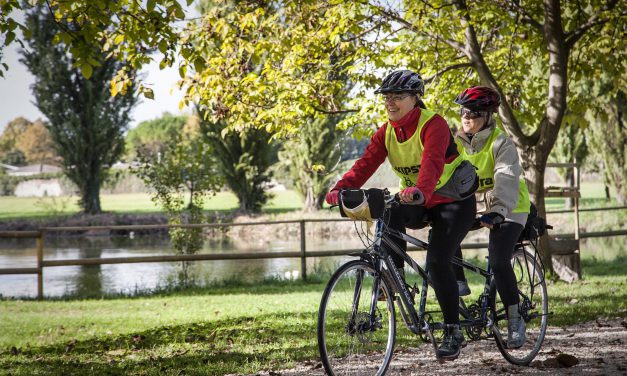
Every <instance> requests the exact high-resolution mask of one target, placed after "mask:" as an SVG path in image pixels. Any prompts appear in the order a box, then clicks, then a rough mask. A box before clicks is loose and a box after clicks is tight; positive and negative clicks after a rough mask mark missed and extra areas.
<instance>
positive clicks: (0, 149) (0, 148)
mask: <svg viewBox="0 0 627 376" xmlns="http://www.w3.org/2000/svg"><path fill="white" fill-rule="evenodd" d="M31 124H32V123H31V122H30V121H29V120H27V119H25V118H23V117H21V116H20V117H17V118H15V119H13V120H11V121H10V122H9V123H8V124H7V125H6V126H5V127H4V130H3V131H2V135H0V163H6V164H9V165H15V166H19V165H22V164H25V163H26V157H25V156H24V153H23V152H22V151H20V150H19V149H18V148H17V147H16V143H17V139H18V138H19V137H20V135H21V134H23V133H24V132H26V130H27V129H28V128H29V127H30V126H31Z"/></svg>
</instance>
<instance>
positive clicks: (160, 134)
mask: <svg viewBox="0 0 627 376" xmlns="http://www.w3.org/2000/svg"><path fill="white" fill-rule="evenodd" d="M187 118H188V117H187V116H183V115H172V114H170V113H167V112H166V113H164V114H163V115H162V116H161V117H159V118H157V119H153V120H146V121H142V122H141V123H139V124H138V125H137V126H136V127H135V128H133V129H131V130H129V131H128V133H127V134H126V157H127V158H128V160H133V159H135V158H136V157H137V151H138V149H141V150H143V151H145V152H148V153H149V154H151V155H157V153H163V152H164V151H165V149H166V145H167V144H168V142H169V141H170V140H172V139H173V138H176V137H177V135H178V134H180V133H181V131H182V129H183V127H184V125H185V123H186V122H187Z"/></svg>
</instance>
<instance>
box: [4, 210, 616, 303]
mask: <svg viewBox="0 0 627 376" xmlns="http://www.w3.org/2000/svg"><path fill="white" fill-rule="evenodd" d="M599 210H607V209H605V208H603V209H599ZM340 221H347V220H346V219H302V220H293V221H273V222H242V223H220V224H193V225H165V224H161V225H128V226H86V227H43V228H41V229H40V230H39V231H0V239H2V238H31V239H36V244H37V266H36V267H34V268H4V269H0V275H3V274H5V275H6V274H37V297H38V298H39V299H42V298H43V296H44V284H43V278H42V277H43V268H44V267H53V266H73V265H104V264H130V263H143V262H178V261H207V260H250V259H267V258H300V260H301V262H300V264H301V274H300V275H301V276H302V278H303V279H307V258H309V257H328V256H344V255H348V254H350V253H355V252H361V249H343V250H327V251H316V250H314V251H308V250H307V249H306V235H305V234H306V233H305V224H306V223H308V222H309V223H314V222H340ZM287 223H294V224H299V227H300V250H299V251H293V252H267V253H259V252H249V253H244V252H237V253H226V254H222V253H220V254H193V255H166V256H163V255H162V256H135V257H108V258H89V259H66V260H45V259H44V257H43V250H44V237H45V234H46V233H52V232H67V231H96V232H97V231H105V230H108V231H112V230H127V231H132V230H147V229H159V228H177V227H178V228H223V227H234V226H259V225H276V224H287ZM618 235H627V230H618V231H604V232H589V233H581V234H580V237H581V238H593V237H605V236H618ZM555 236H556V237H562V238H565V237H572V236H574V235H573V234H557V235H555ZM487 246H488V244H487V243H472V244H462V248H464V249H483V248H487ZM408 250H410V251H412V250H419V249H418V248H415V247H409V249H408Z"/></svg>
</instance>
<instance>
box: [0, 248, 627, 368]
mask: <svg viewBox="0 0 627 376" xmlns="http://www.w3.org/2000/svg"><path fill="white" fill-rule="evenodd" d="M626 272H627V258H624V257H622V258H618V259H615V260H612V261H610V262H608V261H603V262H601V261H596V260H593V259H586V260H584V274H585V277H584V280H582V281H579V282H576V283H573V284H566V283H563V282H551V283H550V285H549V296H550V310H551V311H553V312H554V315H553V316H552V317H551V318H550V323H551V325H569V324H573V323H576V322H583V321H588V320H593V319H596V318H599V317H627V276H626V275H627V273H626ZM319 279H321V278H319ZM323 288H324V282H310V283H302V282H296V283H287V282H267V283H263V284H257V285H254V286H239V287H215V288H210V289H192V290H186V291H182V292H170V293H164V294H160V295H155V296H148V297H136V298H115V297H112V298H104V299H100V300H56V301H42V302H39V301H35V300H4V301H0V312H2V320H0V333H2V336H0V369H2V370H7V371H8V372H10V374H12V375H34V374H47V375H50V374H51V375H67V374H72V375H84V374H109V375H111V374H134V375H163V374H168V375H169V374H171V375H175V374H176V375H178V374H191V375H224V374H228V373H238V374H240V373H255V372H259V371H260V370H268V369H273V370H279V369H281V368H287V367H291V366H292V365H293V364H294V362H298V361H303V360H307V359H315V358H317V357H318V352H317V345H316V334H315V333H316V329H315V327H316V313H317V308H318V303H319V300H320V296H321V294H322V290H323ZM471 288H472V290H473V292H474V293H475V294H476V293H477V292H478V291H479V290H480V284H479V282H478V281H476V280H472V279H471ZM432 301H433V300H432ZM398 320H400V317H399V318H398ZM401 328H402V329H401ZM399 329H400V330H399V333H398V340H399V343H398V346H415V344H416V343H417V341H419V340H418V339H417V337H415V336H413V335H411V334H410V332H409V331H408V330H407V329H406V328H404V327H403V325H402V324H401V323H400V322H399ZM470 346H472V345H470Z"/></svg>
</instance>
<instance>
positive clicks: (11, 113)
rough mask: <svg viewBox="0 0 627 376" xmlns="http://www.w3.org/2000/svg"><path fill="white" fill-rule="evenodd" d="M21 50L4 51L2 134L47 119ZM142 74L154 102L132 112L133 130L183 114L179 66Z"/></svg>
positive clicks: (0, 84) (15, 46) (154, 68)
mask: <svg viewBox="0 0 627 376" xmlns="http://www.w3.org/2000/svg"><path fill="white" fill-rule="evenodd" d="M187 13H188V15H190V13H191V14H192V15H193V14H194V13H195V12H194V11H190V10H189V8H188V9H187ZM16 18H17V19H18V22H22V20H23V16H22V17H20V15H17V16H16ZM20 49H21V47H20V45H19V44H17V43H12V44H11V45H10V46H9V47H6V48H4V56H3V58H2V62H4V63H6V64H7V65H8V66H9V70H8V71H7V72H5V77H4V78H0V132H1V131H2V130H3V129H4V127H5V125H6V124H7V123H8V122H9V121H11V120H13V119H15V118H16V117H19V116H22V117H24V118H26V119H28V120H30V121H34V120H36V119H38V118H44V116H43V114H42V113H41V112H39V110H38V109H37V107H36V106H35V105H34V104H33V102H34V101H35V97H34V96H33V94H32V92H31V89H30V86H31V85H32V84H33V83H34V82H35V78H34V77H33V75H32V74H30V72H29V71H28V70H27V69H26V67H25V66H24V65H23V64H21V63H20V62H19V59H20V56H21V55H20V53H19V50H20ZM142 73H143V75H144V77H145V79H144V83H146V84H149V85H150V87H152V89H153V91H154V94H155V99H154V100H150V99H146V98H143V97H142V98H141V100H140V102H139V103H138V104H137V105H136V106H135V108H134V109H133V113H132V115H131V117H132V120H131V123H130V127H131V128H133V127H135V126H136V125H137V124H139V123H140V122H142V121H144V120H150V119H155V118H158V117H159V116H161V114H163V113H164V112H169V113H172V114H178V113H180V112H181V111H180V110H179V102H180V100H181V98H182V97H183V93H182V92H180V91H179V90H178V89H176V88H175V86H176V82H177V81H178V80H179V74H178V69H177V67H176V64H174V65H173V67H172V68H166V69H164V70H160V69H159V64H158V62H153V63H151V64H150V65H148V66H146V67H145V68H144V69H143V71H142ZM183 111H188V109H186V108H184V109H183Z"/></svg>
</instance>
